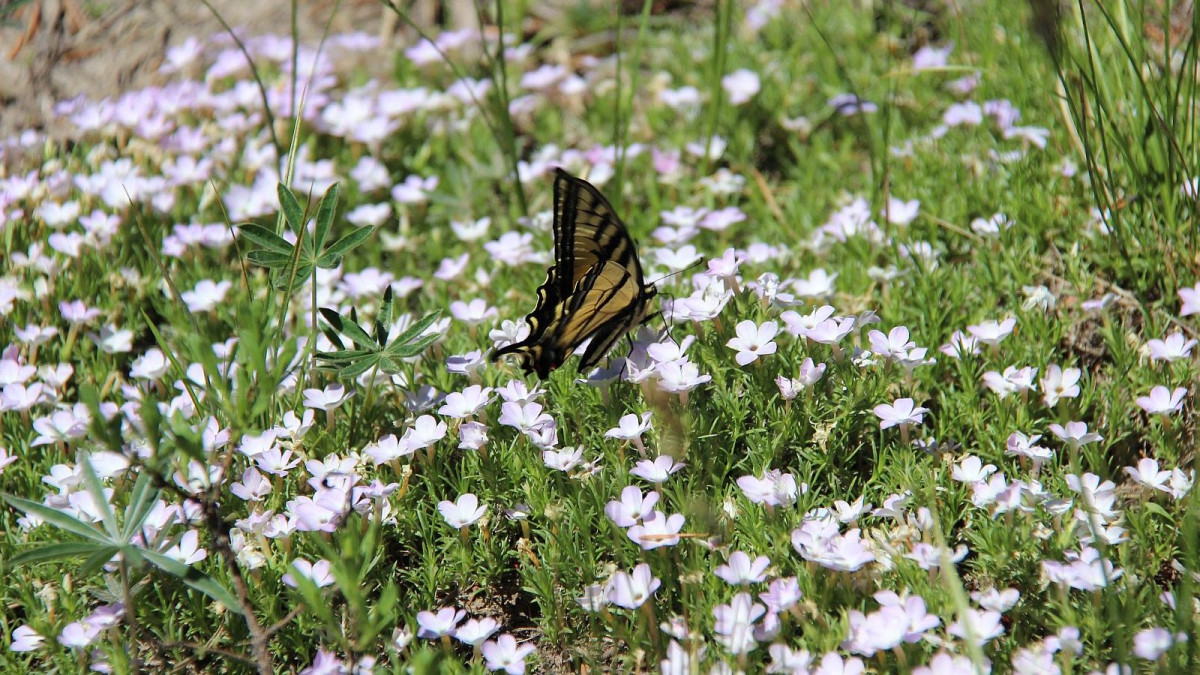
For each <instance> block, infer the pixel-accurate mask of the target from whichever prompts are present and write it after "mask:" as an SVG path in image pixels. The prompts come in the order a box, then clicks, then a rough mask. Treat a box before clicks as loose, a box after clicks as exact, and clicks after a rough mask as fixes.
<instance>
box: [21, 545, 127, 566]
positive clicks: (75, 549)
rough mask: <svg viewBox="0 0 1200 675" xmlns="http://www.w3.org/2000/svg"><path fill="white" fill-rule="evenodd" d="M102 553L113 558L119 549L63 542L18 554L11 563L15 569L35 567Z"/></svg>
mask: <svg viewBox="0 0 1200 675" xmlns="http://www.w3.org/2000/svg"><path fill="white" fill-rule="evenodd" d="M100 551H108V552H109V553H108V558H111V557H113V555H115V554H116V552H117V548H116V547H115V546H104V545H103V544H94V543H92V542H90V541H63V542H59V543H57V544H47V545H45V546H39V547H37V548H35V549H33V550H30V551H25V552H24V553H18V554H17V555H15V556H13V557H12V559H11V560H10V561H9V562H10V563H11V564H12V565H13V566H14V567H19V566H21V565H33V564H35V563H40V562H54V561H56V560H70V559H72V558H82V557H83V556H85V555H95V554H96V553H98V552H100ZM108 558H105V560H108Z"/></svg>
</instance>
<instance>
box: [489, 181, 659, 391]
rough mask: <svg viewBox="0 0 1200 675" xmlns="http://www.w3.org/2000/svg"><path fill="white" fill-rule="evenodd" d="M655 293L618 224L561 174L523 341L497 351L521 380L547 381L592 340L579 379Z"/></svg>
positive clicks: (645, 312) (638, 318)
mask: <svg viewBox="0 0 1200 675" xmlns="http://www.w3.org/2000/svg"><path fill="white" fill-rule="evenodd" d="M657 293H658V289H657V288H655V287H654V285H653V284H647V283H646V280H645V277H644V276H643V274H642V266H641V262H640V261H639V260H638V257H637V251H636V249H635V247H634V244H633V239H632V238H630V236H629V232H628V230H626V229H625V225H624V223H622V222H621V219H620V218H618V217H617V215H616V212H615V211H614V210H613V208H612V205H611V204H609V202H608V200H607V199H605V198H604V195H602V194H600V191H599V190H597V189H596V188H595V186H593V185H592V184H591V183H588V182H587V181H585V180H583V179H581V178H576V177H574V176H572V175H570V174H568V173H567V172H566V171H563V170H562V169H558V170H556V172H555V178H554V265H553V266H552V267H550V269H549V270H548V271H547V273H546V281H544V282H543V283H542V285H541V286H539V287H538V289H537V296H538V300H537V305H536V306H535V307H534V310H533V311H532V312H531V313H530V314H529V315H528V316H526V317H525V321H526V323H528V324H529V329H530V330H529V337H527V338H526V339H524V340H522V341H520V342H516V343H513V344H510V345H507V346H505V347H502V348H500V349H498V350H496V351H495V352H494V353H493V354H492V358H493V359H498V358H500V357H502V356H504V355H506V354H516V355H518V356H519V357H520V359H521V367H522V368H523V369H524V370H525V372H527V373H528V372H536V373H537V375H538V377H540V378H543V379H544V378H546V377H547V376H548V375H549V374H550V371H552V370H554V369H555V368H558V367H559V366H561V365H562V363H563V361H564V360H566V358H567V357H569V356H570V355H571V354H572V353H573V352H574V351H575V349H576V348H577V347H579V345H581V344H583V342H584V341H585V340H587V339H588V338H591V339H592V341H591V343H590V344H589V345H588V348H587V349H586V350H585V351H584V354H583V357H582V359H581V361H580V363H579V369H580V371H586V370H588V369H590V368H591V367H592V366H594V365H596V363H597V362H599V361H600V359H602V358H603V357H604V355H605V354H607V353H608V351H609V349H611V348H612V346H613V345H614V344H616V342H617V341H618V340H620V339H621V337H622V336H624V335H625V334H626V333H628V332H629V331H631V330H633V329H634V328H636V327H637V326H639V325H640V324H641V323H642V322H643V321H645V320H646V317H648V316H649V315H650V308H651V304H652V302H653V300H654V297H655V295H657Z"/></svg>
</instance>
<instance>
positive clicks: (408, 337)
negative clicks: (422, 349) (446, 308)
mask: <svg viewBox="0 0 1200 675" xmlns="http://www.w3.org/2000/svg"><path fill="white" fill-rule="evenodd" d="M441 316H442V313H441V312H432V313H430V314H426V315H425V317H424V318H422V319H421V320H420V321H418V322H416V323H414V324H413V325H411V326H409V327H408V328H406V329H405V330H404V332H403V333H401V334H399V335H397V336H396V339H395V340H393V341H392V344H396V343H400V344H405V343H408V342H412V341H413V340H414V339H416V337H417V336H418V335H420V334H421V333H424V332H425V330H426V329H427V328H429V327H430V326H432V325H433V324H434V322H435V321H437V320H438V319H439V318H441Z"/></svg>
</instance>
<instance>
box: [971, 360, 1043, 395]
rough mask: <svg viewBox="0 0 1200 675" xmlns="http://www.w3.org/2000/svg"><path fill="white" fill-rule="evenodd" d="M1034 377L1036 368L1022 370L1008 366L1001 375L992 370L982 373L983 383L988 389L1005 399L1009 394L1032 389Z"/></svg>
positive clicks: (1029, 367) (1027, 367) (1028, 367)
mask: <svg viewBox="0 0 1200 675" xmlns="http://www.w3.org/2000/svg"><path fill="white" fill-rule="evenodd" d="M1036 377H1037V368H1033V367H1031V366H1026V367H1024V368H1017V367H1016V366H1009V367H1007V368H1005V369H1004V372H1003V373H998V372H996V371H994V370H989V371H988V372H986V373H984V374H983V383H984V385H986V386H987V388H988V389H991V390H992V391H993V392H995V393H996V395H997V396H999V397H1000V398H1005V397H1007V396H1008V395H1009V394H1015V393H1017V392H1022V391H1029V390H1030V389H1033V388H1034V384H1033V381H1034V378H1036Z"/></svg>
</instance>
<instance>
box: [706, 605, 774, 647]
mask: <svg viewBox="0 0 1200 675" xmlns="http://www.w3.org/2000/svg"><path fill="white" fill-rule="evenodd" d="M766 611H767V608H766V607H764V606H762V605H760V604H758V603H756V602H754V599H753V598H752V597H751V596H750V594H749V593H738V594H737V595H735V596H733V600H732V601H731V602H730V603H729V604H728V605H717V606H716V607H714V608H713V611H712V612H713V617H714V618H715V619H716V622H715V623H714V624H713V632H714V633H716V634H717V641H718V642H720V643H721V644H722V645H723V646H724V647H725V649H727V650H728V651H729V653H731V654H746V653H748V652H750V651H751V650H753V649H754V648H755V647H756V646H758V643H757V642H756V641H755V639H754V622H756V621H758V620H759V619H760V618H762V616H763V614H765V613H766Z"/></svg>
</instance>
